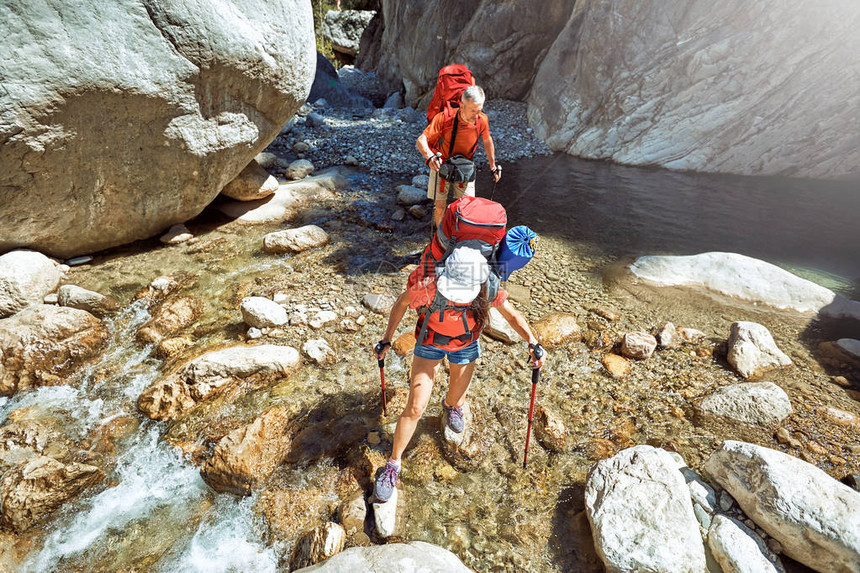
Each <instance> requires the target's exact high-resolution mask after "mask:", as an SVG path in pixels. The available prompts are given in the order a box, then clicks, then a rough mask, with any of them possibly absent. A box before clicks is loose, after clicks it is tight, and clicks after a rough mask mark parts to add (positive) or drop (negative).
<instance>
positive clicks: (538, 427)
mask: <svg viewBox="0 0 860 573" xmlns="http://www.w3.org/2000/svg"><path fill="white" fill-rule="evenodd" d="M535 438H537V439H538V441H539V442H540V443H541V445H542V446H543V447H545V448H546V449H548V450H552V451H554V452H562V451H564V449H565V442H566V440H567V428H565V427H564V422H562V421H561V418H559V417H558V416H557V415H555V414H554V413H553V412H551V411H549V410H547V409H546V408H544V407H543V406H538V407H537V409H536V410H535Z"/></svg>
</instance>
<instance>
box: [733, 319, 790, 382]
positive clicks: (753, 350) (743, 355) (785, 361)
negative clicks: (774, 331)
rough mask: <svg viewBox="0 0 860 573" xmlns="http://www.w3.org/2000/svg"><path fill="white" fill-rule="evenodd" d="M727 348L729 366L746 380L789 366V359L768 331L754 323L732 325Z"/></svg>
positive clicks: (741, 322) (740, 322)
mask: <svg viewBox="0 0 860 573" xmlns="http://www.w3.org/2000/svg"><path fill="white" fill-rule="evenodd" d="M728 346H729V352H728V356H727V359H728V361H729V364H731V365H732V366H733V367H734V368H735V370H737V371H738V373H739V374H740V375H741V376H743V377H744V378H746V379H750V378H754V377H756V376H760V375H762V374H763V373H765V372H767V371H769V370H773V369H774V368H780V367H785V366H791V359H790V358H789V357H788V356H787V355H786V354H785V353H784V352H783V351H782V350H780V349H779V348H777V346H776V343H775V342H774V341H773V337H772V336H771V335H770V332H769V331H768V329H767V328H765V327H764V326H762V325H760V324H757V323H755V322H743V321H739V322H735V323H733V324H732V331H731V334H730V335H729V345H728Z"/></svg>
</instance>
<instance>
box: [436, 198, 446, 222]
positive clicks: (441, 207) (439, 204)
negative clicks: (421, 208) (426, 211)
mask: <svg viewBox="0 0 860 573" xmlns="http://www.w3.org/2000/svg"><path fill="white" fill-rule="evenodd" d="M445 206H446V205H445V200H444V199H441V200H437V201H436V208H435V209H434V210H433V225H434V226H436V227H438V226H439V223H441V222H442V216H443V215H444V214H445Z"/></svg>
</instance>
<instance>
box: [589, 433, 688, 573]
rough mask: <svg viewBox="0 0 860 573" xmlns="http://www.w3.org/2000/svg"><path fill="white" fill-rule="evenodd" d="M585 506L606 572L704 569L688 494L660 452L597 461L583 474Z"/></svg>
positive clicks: (633, 451) (642, 450)
mask: <svg viewBox="0 0 860 573" xmlns="http://www.w3.org/2000/svg"><path fill="white" fill-rule="evenodd" d="M585 505H586V511H587V512H588V521H589V523H591V529H592V531H593V532H594V545H595V548H596V549H597V553H598V554H599V555H600V558H601V559H602V560H603V563H604V565H605V566H606V569H607V570H608V571H640V570H642V571H673V572H675V571H677V572H679V573H680V572H689V573H700V572H701V571H704V570H705V550H704V546H703V545H702V539H701V537H700V535H699V523H698V521H697V520H696V515H695V513H694V512H693V503H692V501H691V500H690V493H689V490H688V489H687V485H686V483H685V482H684V478H683V477H682V476H681V473H680V472H679V471H678V467H677V464H676V462H675V461H674V460H673V459H672V457H671V456H670V455H669V453H668V452H666V451H665V450H660V449H656V448H652V447H651V446H634V447H632V448H628V449H626V450H623V451H621V452H619V453H618V454H617V455H615V456H614V457H612V458H609V459H607V460H603V461H600V462H598V463H597V464H596V465H595V466H594V467H593V468H592V469H591V470H590V471H589V472H588V478H587V480H586V484H585Z"/></svg>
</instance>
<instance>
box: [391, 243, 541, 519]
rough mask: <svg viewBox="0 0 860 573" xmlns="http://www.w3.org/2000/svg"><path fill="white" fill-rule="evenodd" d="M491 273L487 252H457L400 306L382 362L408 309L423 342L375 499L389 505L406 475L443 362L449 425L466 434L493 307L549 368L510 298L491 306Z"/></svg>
mask: <svg viewBox="0 0 860 573" xmlns="http://www.w3.org/2000/svg"><path fill="white" fill-rule="evenodd" d="M489 275H490V270H489V266H488V265H487V260H486V258H485V257H484V255H482V254H481V251H479V250H477V249H473V248H470V247H467V246H461V247H457V248H455V249H454V250H453V252H452V253H451V254H450V256H448V258H447V259H446V260H445V267H444V270H443V271H442V272H441V273H440V274H439V275H438V276H437V275H435V273H434V274H433V275H431V276H427V277H425V278H423V279H421V280H420V281H418V282H416V283H414V284H413V285H412V286H411V287H408V288H407V289H406V290H405V291H404V292H403V294H401V295H400V297H399V298H398V299H397V302H395V303H394V306H393V307H392V309H391V313H390V314H389V317H388V326H387V328H386V330H385V334H384V335H383V337H382V340H380V341H379V343H378V344H377V345H376V347H375V349H374V354H375V355H376V358H377V360H382V359H384V357H385V354H386V353H387V352H388V349H389V348H390V347H391V339H392V337H393V336H394V333H395V331H396V330H397V326H398V325H399V324H400V321H401V320H402V319H403V315H404V314H405V313H406V311H407V309H409V308H413V309H415V310H416V311H418V313H419V316H418V325H417V326H416V328H415V331H416V335H415V338H416V339H417V341H416V344H415V351H414V357H413V360H412V374H411V379H410V382H409V396H408V397H407V399H406V406H405V408H404V409H403V413H402V414H401V415H400V418H399V419H398V420H397V426H396V428H395V430H394V441H393V443H392V449H391V457H390V458H389V460H388V463H387V464H386V465H385V468H384V470H383V471H382V473H381V474H380V475H379V477H378V478H377V479H376V483H375V486H374V495H375V496H376V499H377V500H378V501H381V502H385V501H388V499H389V498H390V497H391V494H392V493H393V492H394V488H395V487H396V485H397V479H398V477H399V475H400V460H401V456H402V455H403V452H404V450H406V446H407V445H409V441H410V440H411V439H412V435H413V434H414V433H415V428H416V426H417V425H418V421H419V420H420V419H421V416H422V415H423V414H424V409H425V408H426V407H427V403H428V402H429V401H430V394H431V393H432V391H433V382H434V379H435V378H436V374H437V373H438V371H439V366H440V364H441V363H442V359H443V358H445V357H446V356H447V358H448V365H449V376H448V392H447V393H446V394H445V397H444V398H443V399H442V410H443V415H444V420H445V423H446V424H447V426H448V428H450V429H451V430H452V431H453V432H456V433H461V432H463V431H464V429H465V423H464V419H463V411H462V408H463V404H464V403H465V401H466V391H467V390H468V389H469V383H470V382H471V381H472V374H473V373H474V372H475V360H477V358H478V356H480V355H481V346H480V338H481V331H482V330H483V329H484V327H485V326H486V325H487V323H488V322H489V315H490V307H491V306H492V307H496V308H497V309H498V311H499V312H500V313H501V315H502V316H503V317H504V318H505V320H507V322H508V324H510V325H511V327H513V329H514V330H516V331H517V333H519V335H520V336H522V337H523V339H525V340H526V341H528V343H529V345H528V347H529V354H530V362H531V364H530V365H531V367H532V368H540V367H541V366H543V363H544V353H543V349H542V348H541V346H540V344H538V340H537V338H536V337H535V335H534V333H533V332H532V330H531V328H529V325H528V322H526V319H525V318H524V317H523V315H522V314H520V313H519V312H518V311H517V310H516V309H514V307H513V306H511V303H510V301H508V300H507V299H508V294H507V293H506V292H505V291H504V290H502V289H499V290H498V292H497V294H496V295H495V297H494V298H493V300H489V298H490V295H489V294H488V284H489V278H490V276H489ZM437 291H438V294H440V295H441V296H442V297H444V298H443V299H442V302H441V303H438V302H437V303H435V304H443V306H441V307H440V308H441V309H444V310H434V309H435V308H436V307H435V306H431V305H433V304H434V301H438V300H439V297H437Z"/></svg>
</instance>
